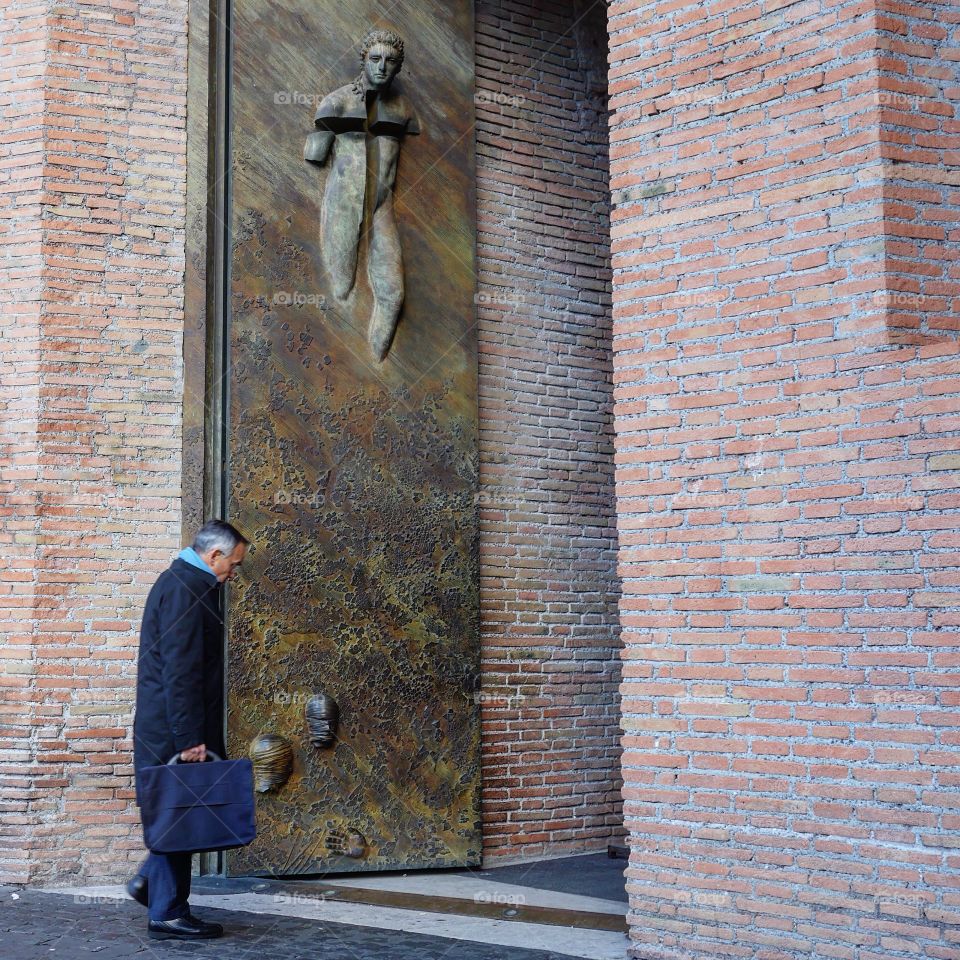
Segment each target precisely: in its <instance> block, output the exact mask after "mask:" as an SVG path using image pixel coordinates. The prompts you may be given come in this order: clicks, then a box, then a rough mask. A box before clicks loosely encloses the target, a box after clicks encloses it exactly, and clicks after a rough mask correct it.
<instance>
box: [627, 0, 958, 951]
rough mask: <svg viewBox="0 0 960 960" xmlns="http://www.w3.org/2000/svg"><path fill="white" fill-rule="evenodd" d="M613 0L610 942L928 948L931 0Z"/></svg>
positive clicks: (951, 732) (939, 947)
mask: <svg viewBox="0 0 960 960" xmlns="http://www.w3.org/2000/svg"><path fill="white" fill-rule="evenodd" d="M609 13H610V24H609V26H610V36H611V75H610V78H611V106H612V108H613V110H614V114H613V117H612V121H611V122H612V126H611V185H612V188H613V204H614V210H613V268H614V382H615V415H616V428H617V443H616V451H617V452H616V459H617V494H618V516H619V520H618V523H619V530H620V569H621V572H622V576H623V586H624V597H623V601H622V605H621V622H622V627H623V631H624V646H625V652H624V657H625V666H624V671H625V676H624V683H623V686H622V694H623V712H624V717H623V726H624V741H623V742H624V748H625V754H624V779H625V789H624V798H625V818H626V824H627V827H628V829H629V831H630V837H631V840H630V842H631V847H632V859H631V863H630V867H629V870H628V888H629V892H630V898H631V909H632V913H631V922H632V931H633V932H632V936H633V940H634V949H633V953H634V955H635V956H637V957H643V958H657V960H665V958H681V957H682V958H688V957H696V958H707V957H709V958H711V960H712V958H717V957H779V958H787V957H801V956H804V957H809V956H816V957H828V956H829V957H843V958H846V957H849V958H856V960H867V958H869V960H879V958H894V957H902V956H923V957H931V958H932V957H944V958H945V957H956V956H958V955H960V870H958V868H960V858H958V856H957V846H958V840H957V827H958V825H960V820H958V816H957V812H956V811H957V799H956V798H957V786H958V785H960V774H958V768H960V749H958V746H960V733H958V726H960V721H958V719H957V710H956V708H957V706H958V702H960V701H958V696H957V685H958V676H960V674H958V672H957V667H958V665H960V654H958V641H957V633H956V630H955V627H956V625H957V613H956V608H957V606H958V601H960V592H958V591H957V584H958V574H957V568H958V565H960V553H958V551H957V547H958V546H960V540H958V538H957V535H956V533H955V528H956V525H957V520H958V518H957V507H958V506H960V496H958V493H957V487H958V486H960V475H958V473H957V467H958V466H960V456H958V450H960V432H958V431H960V418H958V417H957V415H956V414H957V412H958V407H960V399H958V393H960V378H958V377H957V373H958V372H960V363H958V358H957V354H958V347H957V340H956V337H955V335H954V331H955V330H956V325H957V320H956V313H957V305H958V302H960V301H958V293H960V270H958V252H957V244H956V241H957V240H958V239H960V235H958V229H957V221H958V218H957V204H958V201H960V191H958V189H957V186H958V181H957V178H956V173H955V171H956V167H955V166H953V167H952V168H947V167H946V166H945V164H946V163H948V162H951V161H952V162H953V163H954V164H955V161H956V152H955V151H956V147H957V142H958V132H960V127H958V124H957V119H956V116H957V102H958V98H960V87H958V84H957V71H956V62H957V59H958V50H957V40H958V28H957V19H958V18H957V10H956V7H955V5H954V6H948V5H946V4H934V5H931V6H930V7H927V8H919V7H909V8H908V7H906V6H905V5H902V6H901V5H897V4H891V5H887V6H884V7H882V8H881V7H876V8H875V7H874V6H873V5H872V4H869V3H868V4H844V3H832V2H829V0H812V2H811V0H807V2H792V3H791V2H786V3H784V2H774V3H770V2H767V3H762V4H759V3H757V4H753V3H744V2H737V3H733V2H723V0H721V2H717V3H712V4H709V5H704V4H700V3H693V2H688V0H664V2H658V3H654V4H641V3H638V2H636V0H619V2H614V3H611V4H610V7H609Z"/></svg>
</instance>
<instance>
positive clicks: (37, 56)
mask: <svg viewBox="0 0 960 960" xmlns="http://www.w3.org/2000/svg"><path fill="white" fill-rule="evenodd" d="M43 14H44V10H43V8H42V7H38V6H37V5H36V4H34V3H30V2H19V0H17V2H13V3H7V4H5V5H4V6H2V7H0V127H2V130H3V134H2V135H0V557H2V560H0V637H2V638H3V640H4V642H3V643H2V644H0V875H2V876H4V877H9V878H10V880H11V881H14V882H23V881H25V880H26V879H28V877H29V871H28V870H27V868H26V866H25V863H26V860H27V858H28V856H29V849H30V837H29V826H30V824H31V822H32V817H31V813H30V810H29V808H28V798H29V786H30V783H29V779H28V777H27V771H28V770H29V758H30V741H31V732H32V729H33V721H34V714H35V707H34V703H33V702H32V699H31V696H30V691H31V687H32V684H33V671H34V665H33V662H32V642H33V619H34V615H35V609H36V593H37V591H36V581H35V576H36V573H35V571H36V563H37V539H36V529H35V527H36V494H35V486H36V479H37V470H38V459H39V458H38V450H37V407H38V397H37V392H38V391H37V380H38V374H37V367H38V349H39V342H40V318H41V307H40V299H41V279H40V272H41V266H42V260H41V249H40V247H41V232H40V224H39V210H40V202H41V195H42V189H43V181H42V174H43V131H42V125H41V118H42V115H43V99H44V91H43V88H44V43H43V24H44V19H43Z"/></svg>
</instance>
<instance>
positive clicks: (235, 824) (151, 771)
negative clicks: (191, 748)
mask: <svg viewBox="0 0 960 960" xmlns="http://www.w3.org/2000/svg"><path fill="white" fill-rule="evenodd" d="M207 756H208V757H214V760H213V761H208V762H205V763H178V762H177V761H178V760H179V757H180V755H179V754H177V756H175V757H173V759H171V760H170V761H169V762H168V763H166V764H164V765H163V766H157V767H144V768H143V769H142V770H141V771H140V775H139V776H140V819H141V820H142V821H143V839H144V842H145V843H146V845H147V849H148V850H152V851H153V852H154V853H197V852H200V851H204V850H231V849H233V848H235V847H245V846H246V845H247V844H248V843H250V842H251V841H252V840H253V839H254V837H256V835H257V827H256V823H255V822H254V803H253V764H252V763H251V762H250V761H249V760H248V759H243V760H221V759H220V758H219V757H217V755H216V754H215V753H211V752H210V751H209V750H208V751H207Z"/></svg>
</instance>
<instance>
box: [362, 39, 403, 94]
mask: <svg viewBox="0 0 960 960" xmlns="http://www.w3.org/2000/svg"><path fill="white" fill-rule="evenodd" d="M360 57H361V60H362V61H363V77H364V81H365V84H366V86H367V88H368V89H370V90H376V91H381V90H386V89H387V88H388V87H389V86H390V84H391V83H393V78H394V77H395V76H396V75H397V74H398V73H399V72H400V68H401V67H402V66H403V38H402V37H400V36H399V35H398V34H396V33H391V32H390V31H389V30H371V31H370V32H369V33H368V34H367V35H366V37H364V40H363V43H362V44H361V45H360Z"/></svg>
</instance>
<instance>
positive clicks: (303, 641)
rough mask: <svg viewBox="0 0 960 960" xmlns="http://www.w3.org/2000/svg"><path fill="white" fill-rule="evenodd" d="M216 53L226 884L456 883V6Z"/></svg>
mask: <svg viewBox="0 0 960 960" xmlns="http://www.w3.org/2000/svg"><path fill="white" fill-rule="evenodd" d="M371 30H380V31H381V33H379V34H375V35H373V36H372V37H371V36H369V33H370V31H371ZM231 33H232V52H231V56H230V70H229V72H228V76H229V77H230V83H229V96H230V101H231V102H230V116H231V124H230V132H229V139H228V142H229V156H230V158H231V163H230V165H229V170H228V171H227V172H228V175H229V178H230V189H229V194H228V196H229V200H228V210H229V214H228V222H229V244H228V247H227V249H228V251H229V254H228V257H227V270H226V275H227V278H228V280H227V286H226V290H227V291H228V297H227V299H228V301H229V302H228V304H227V307H228V321H227V324H226V326H225V349H226V356H227V362H226V365H225V369H226V375H225V383H226V386H227V391H226V396H225V411H226V416H225V423H224V433H225V441H226V462H227V470H226V477H227V490H228V507H229V517H230V519H231V521H233V522H234V523H236V524H237V526H239V527H240V529H241V530H243V531H244V533H245V534H246V535H247V536H249V537H250V539H251V540H252V541H253V549H252V551H251V553H250V555H249V557H248V559H247V561H246V563H245V564H244V574H243V576H242V578H241V580H240V581H239V582H238V583H237V584H236V585H235V586H234V587H233V588H232V602H231V606H230V611H229V631H228V722H227V728H228V743H229V750H230V755H231V756H234V757H238V756H244V755H248V754H250V755H252V756H253V758H254V762H255V768H256V775H257V782H258V791H260V792H258V794H257V808H258V809H257V818H258V829H259V836H258V839H257V840H256V842H255V843H254V844H253V845H251V846H250V847H249V848H246V849H244V850H240V851H234V852H232V853H230V854H228V856H227V870H228V872H229V873H230V874H231V875H241V874H284V875H293V874H308V873H315V872H321V871H330V870H335V871H358V870H380V869H397V868H413V867H439V866H455V865H465V864H474V863H477V862H479V856H480V809H479V786H480V766H479V763H480V760H479V717H478V709H477V706H476V702H475V700H476V698H475V695H474V690H475V686H476V683H477V677H478V644H479V638H478V561H477V520H476V497H475V487H476V479H477V477H476V474H477V453H476V447H477V422H476V421H477V413H476V409H477V384H476V378H477V358H476V340H475V331H474V314H475V307H474V290H475V274H474V237H475V210H474V186H473V176H474V174H473V170H474V166H473V149H474V147H473V143H474V135H473V22H472V3H470V2H469V0H453V2H450V0H431V2H423V0H405V2H399V3H395V4H392V5H390V6H389V7H386V8H385V7H383V6H381V5H380V4H374V3H369V2H355V0H351V2H349V3H343V2H339V0H337V2H333V0H321V2H318V0H289V2H285V3H283V4H277V3H270V2H267V0H234V2H233V4H232V23H231ZM365 38H366V43H365V44H364V40H365ZM401 39H402V41H403V43H402V45H401V43H400V40H401ZM361 48H362V50H363V59H362V60H361V53H360V52H358V49H361ZM401 61H402V63H401ZM398 68H399V73H398V74H397V73H396V71H397V69H398Z"/></svg>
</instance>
